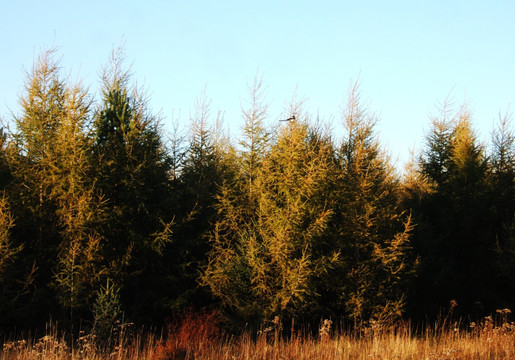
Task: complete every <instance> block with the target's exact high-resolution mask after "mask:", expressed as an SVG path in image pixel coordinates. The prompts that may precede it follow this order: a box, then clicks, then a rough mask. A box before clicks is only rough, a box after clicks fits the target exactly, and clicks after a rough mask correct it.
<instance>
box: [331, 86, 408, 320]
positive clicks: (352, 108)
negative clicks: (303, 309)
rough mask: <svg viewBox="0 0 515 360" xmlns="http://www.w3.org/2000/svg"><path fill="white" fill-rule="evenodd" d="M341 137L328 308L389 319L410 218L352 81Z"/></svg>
mask: <svg viewBox="0 0 515 360" xmlns="http://www.w3.org/2000/svg"><path fill="white" fill-rule="evenodd" d="M343 119H344V125H345V128H346V130H347V131H346V137H345V138H344V140H343V142H342V146H341V148H340V150H339V152H338V154H337V155H338V161H337V164H338V172H337V174H336V177H335V179H334V181H335V184H334V189H335V190H334V193H333V197H334V198H335V199H336V200H335V202H336V205H335V215H334V223H333V224H334V227H335V228H334V235H335V240H334V241H335V245H334V248H335V250H337V251H338V254H339V256H338V262H337V264H336V266H335V267H334V270H333V271H332V272H331V277H330V279H331V284H330V285H328V286H331V288H332V290H331V291H329V294H331V293H332V294H333V295H332V296H330V297H329V299H333V300H329V302H333V304H331V307H332V308H333V309H336V310H337V311H338V312H340V313H341V312H343V313H344V314H345V315H346V316H348V317H350V318H351V319H352V320H354V322H355V323H358V324H359V323H361V322H367V321H368V320H376V321H380V322H382V323H390V322H391V321H394V320H396V319H398V318H399V317H400V316H401V315H402V313H403V310H404V305H405V301H406V290H407V286H406V285H407V280H408V279H409V278H410V275H411V273H412V271H413V265H414V264H413V262H412V261H411V260H410V257H409V251H410V248H411V245H410V237H411V231H412V228H413V226H412V224H411V219H410V216H409V215H408V214H405V213H404V212H403V211H402V210H401V209H400V207H399V201H398V196H399V184H398V180H397V178H396V176H395V174H394V172H393V169H392V167H391V165H390V164H389V163H388V160H387V158H386V156H385V155H384V154H383V153H382V151H381V149H380V146H379V143H378V140H377V138H376V136H375V134H374V126H375V124H376V118H375V117H373V116H371V115H369V114H368V113H367V110H366V109H365V108H363V105H362V104H361V100H360V96H359V90H358V86H357V84H356V85H354V87H353V88H352V90H351V92H350V94H349V100H348V102H347V107H346V108H345V109H344V110H343Z"/></svg>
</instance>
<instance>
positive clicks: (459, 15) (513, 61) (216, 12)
mask: <svg viewBox="0 0 515 360" xmlns="http://www.w3.org/2000/svg"><path fill="white" fill-rule="evenodd" d="M514 20H515V2H513V1H508V0H506V1H495V0H493V1H440V0H436V1H416V0H402V1H401V0H399V1H395V0H392V1H300V0H299V1H277V0H276V1H253V2H249V1H223V0H218V1H206V0H203V1H196V0H191V1H164V0H161V1H157V0H154V1H152V0H150V1H129V0H125V1H120V0H114V1H109V0H93V1H70V0H68V1H63V0H59V1H57V0H47V1H37V0H27V1H24V0H20V1H8V0H0V31H1V34H2V35H1V36H2V47H1V57H0V64H1V65H2V66H1V67H0V116H1V117H2V119H4V120H8V119H9V118H10V117H11V115H10V111H13V112H14V113H17V112H18V96H19V95H20V94H21V93H22V91H23V82H24V80H25V71H27V70H30V69H31V68H32V65H33V62H34V60H35V59H36V58H37V57H38V55H39V54H41V52H42V51H44V50H47V49H49V48H52V47H56V48H57V49H58V56H59V57H62V60H61V65H62V67H63V74H70V76H71V78H72V79H82V81H83V83H84V84H85V85H87V86H89V88H90V91H91V92H92V93H95V92H96V91H97V89H98V84H99V73H100V71H101V68H102V66H103V65H104V64H106V62H107V60H108V58H109V55H110V53H111V51H112V49H113V48H116V47H118V46H119V45H121V44H124V48H125V50H126V56H127V65H128V66H129V65H131V70H132V73H133V79H134V80H135V81H137V82H138V84H144V86H145V88H146V89H147V91H148V94H149V96H150V105H151V106H152V109H153V110H154V111H155V112H161V114H162V116H163V118H164V119H163V124H164V125H165V128H166V127H167V126H169V125H170V124H171V120H172V116H174V117H179V119H180V121H181V122H182V123H183V124H184V125H186V124H187V122H188V119H189V116H190V113H191V112H192V110H193V106H194V103H195V99H196V98H197V97H198V96H199V95H200V94H201V93H202V91H203V90H204V87H206V93H207V97H208V98H210V99H211V101H212V103H211V104H212V114H213V116H214V115H215V114H216V113H217V112H218V111H219V110H220V111H222V112H224V123H225V126H226V127H228V128H230V129H231V133H232V134H234V135H235V137H237V134H238V132H239V131H240V129H241V127H242V126H243V120H242V118H241V106H242V105H244V104H245V101H246V99H247V98H248V96H247V93H248V92H247V83H248V82H252V80H253V78H254V76H255V75H256V73H258V74H262V76H263V83H264V85H265V86H266V87H267V93H268V96H267V98H268V101H269V102H270V103H271V104H270V108H269V111H268V119H269V122H270V123H273V122H275V121H277V119H279V118H281V117H283V116H285V115H289V114H286V113H285V103H286V102H288V101H289V100H290V99H291V97H292V96H293V93H294V91H295V89H296V88H297V95H298V97H300V98H305V99H306V100H307V103H306V104H307V105H306V110H307V111H308V112H309V113H310V114H311V115H312V116H314V117H316V116H317V115H318V116H320V118H321V119H322V120H324V121H332V122H333V123H334V125H335V127H339V119H340V107H341V106H342V105H343V104H344V102H345V99H346V97H347V94H348V91H349V88H350V86H351V84H352V82H353V81H355V80H356V79H358V78H359V82H360V87H361V92H362V97H363V99H365V100H366V101H367V103H368V104H369V107H370V109H371V110H372V111H374V112H375V113H377V115H378V117H379V124H378V127H377V131H378V133H379V135H380V138H381V143H382V144H383V145H384V146H385V147H386V148H387V149H388V150H389V152H390V154H391V156H392V158H393V159H394V160H395V159H397V165H398V166H399V167H401V166H402V163H403V162H404V161H405V160H407V159H408V157H409V152H410V150H412V149H413V148H415V149H420V147H421V146H422V143H423V137H424V132H425V131H427V130H428V128H429V115H430V114H431V113H436V112H437V109H436V105H437V104H438V103H439V102H442V101H443V100H444V99H445V98H446V97H447V96H449V94H450V95H451V97H452V98H453V99H454V102H455V103H456V106H459V105H461V104H462V103H463V102H464V101H467V103H468V105H469V108H470V110H471V111H472V114H473V124H474V127H475V129H476V130H477V135H478V138H479V140H480V141H485V142H488V141H489V139H490V135H491V131H492V129H493V127H494V125H495V123H496V121H497V119H498V117H499V113H502V114H504V113H505V112H506V111H509V112H511V111H512V109H513V106H511V107H510V104H513V103H514V102H515V71H514V70H515V69H514V66H515V21H514Z"/></svg>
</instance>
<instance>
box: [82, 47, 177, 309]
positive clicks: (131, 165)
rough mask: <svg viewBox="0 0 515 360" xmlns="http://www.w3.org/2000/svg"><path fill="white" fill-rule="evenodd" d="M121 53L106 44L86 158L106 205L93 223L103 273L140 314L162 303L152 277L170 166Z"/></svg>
mask: <svg viewBox="0 0 515 360" xmlns="http://www.w3.org/2000/svg"><path fill="white" fill-rule="evenodd" d="M123 61H124V54H123V51H122V50H118V51H113V54H112V57H111V62H110V64H109V65H108V66H106V67H105V69H104V72H103V75H102V103H101V104H100V105H99V107H98V109H97V110H96V113H95V116H94V122H93V136H94V143H93V147H92V164H93V167H94V169H95V172H94V179H95V189H96V190H95V191H97V194H98V195H99V196H101V198H102V199H103V201H104V202H105V209H106V210H105V211H104V213H103V220H102V223H101V224H99V226H98V232H99V234H100V236H102V238H103V239H104V241H103V242H104V244H105V245H104V246H103V252H102V254H103V257H104V261H105V262H104V266H105V268H106V269H107V270H108V274H107V275H106V276H108V277H109V278H110V279H111V280H112V281H113V282H114V284H115V285H116V286H119V287H120V288H121V291H120V299H121V301H122V302H123V303H124V305H125V306H126V307H127V308H128V309H131V311H132V312H133V313H136V314H138V315H139V316H141V317H142V318H144V317H145V316H156V315H155V314H156V311H159V310H158V308H160V306H161V305H162V304H161V305H160V304H159V301H158V300H157V298H158V297H159V295H158V293H159V291H160V290H162V287H161V286H156V284H154V282H153V281H154V280H156V279H157V278H158V277H156V276H155V274H156V272H158V271H159V266H160V264H161V261H162V254H163V252H164V251H165V249H166V247H167V246H168V245H169V243H170V241H171V232H172V222H173V213H172V212H171V211H170V210H169V205H170V198H171V197H170V189H171V188H170V170H171V168H170V159H169V156H168V154H167V151H166V148H165V146H164V143H163V141H162V137H161V133H160V127H159V119H158V118H157V117H156V116H155V115H153V114H152V113H151V112H150V110H149V108H148V104H147V102H146V100H145V98H144V97H143V96H142V95H141V92H138V90H137V89H136V88H135V87H133V86H132V84H131V77H130V74H129V73H128V72H127V71H125V70H124V69H123ZM149 303H150V304H152V306H148V305H145V304H149ZM152 314H153V315H152Z"/></svg>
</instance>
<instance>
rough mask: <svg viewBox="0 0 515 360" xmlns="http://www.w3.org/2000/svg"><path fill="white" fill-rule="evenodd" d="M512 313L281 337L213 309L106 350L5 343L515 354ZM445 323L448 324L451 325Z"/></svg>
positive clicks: (322, 354)
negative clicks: (234, 331) (220, 322)
mask: <svg viewBox="0 0 515 360" xmlns="http://www.w3.org/2000/svg"><path fill="white" fill-rule="evenodd" d="M508 314H509V313H508V310H501V311H500V313H498V316H497V317H496V318H494V319H493V318H492V317H487V318H485V319H483V320H482V321H481V322H480V323H478V324H475V323H470V324H468V326H467V327H464V326H460V324H457V323H446V324H437V325H435V326H433V327H432V328H427V329H426V330H425V331H424V332H423V334H419V335H414V334H412V333H411V332H410V329H409V327H408V326H404V327H397V328H396V329H393V330H392V329H390V330H385V329H382V328H380V327H377V326H376V327H374V326H372V327H368V328H365V329H362V331H361V332H359V334H358V333H356V332H354V333H352V334H350V333H340V332H338V333H335V332H334V330H333V329H332V323H331V322H329V321H326V322H323V323H322V324H321V326H320V331H319V334H318V336H301V335H298V334H297V333H295V332H293V335H291V336H290V337H288V338H284V337H281V336H279V332H278V331H277V329H278V327H279V325H278V324H277V323H275V324H271V326H270V327H268V328H265V329H264V330H263V331H261V332H260V333H259V334H257V335H256V334H255V335H256V336H251V335H250V334H248V333H247V334H244V335H241V336H236V337H231V336H228V335H225V334H224V333H223V332H222V331H221V330H220V328H219V327H218V326H217V321H216V316H215V315H213V314H201V315H200V316H194V315H189V316H187V317H185V318H183V319H182V320H181V321H180V322H176V323H174V325H173V326H170V328H169V333H168V336H167V337H166V339H165V338H160V339H158V338H156V337H153V336H150V337H146V338H145V340H143V337H141V336H137V335H135V336H132V337H131V338H130V339H129V338H127V337H126V336H125V337H124V336H120V337H119V339H118V341H117V342H114V345H113V346H112V347H111V348H110V349H109V350H106V349H101V348H99V347H98V346H97V345H96V343H95V339H94V337H93V336H91V335H85V336H82V337H80V338H79V339H77V340H76V341H74V343H73V346H70V345H69V344H67V343H66V341H65V340H64V337H63V336H61V337H59V336H58V335H57V334H56V332H53V333H52V332H51V333H49V334H48V335H46V336H44V337H42V338H40V339H37V340H18V341H9V342H5V343H4V344H3V351H2V352H1V353H0V360H14V359H26V360H33V359H34V360H36V359H38V360H61V359H70V360H71V359H84V360H96V359H99V360H100V359H117V360H133V359H134V360H135V359H142V360H168V359H170V360H171V359H206V360H209V359H212V360H221V359H224V360H225V359H229V360H232V359H241V360H244V359H245V360H250V359H256V360H257V359H270V360H271V359H277V360H279V359H292V360H293V359H295V360H297V359H298V360H302V359H306V360H307V359H310V360H312V359H363V360H365V359H367V360H371V359H431V360H436V359H441V360H444V359H445V360H451V359H515V323H513V322H508V320H507V319H508V316H507V315H508ZM444 325H445V326H444Z"/></svg>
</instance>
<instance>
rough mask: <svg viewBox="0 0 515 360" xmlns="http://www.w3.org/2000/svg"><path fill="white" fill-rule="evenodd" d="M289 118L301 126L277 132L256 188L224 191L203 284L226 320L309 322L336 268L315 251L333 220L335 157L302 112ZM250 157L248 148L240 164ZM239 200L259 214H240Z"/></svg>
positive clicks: (249, 133) (292, 124)
mask: <svg viewBox="0 0 515 360" xmlns="http://www.w3.org/2000/svg"><path fill="white" fill-rule="evenodd" d="M294 105H297V104H294ZM291 111H292V112H294V113H296V114H297V117H296V118H297V120H296V121H291V122H288V123H287V124H285V126H283V127H282V128H280V129H279V134H278V135H277V140H276V141H275V142H274V143H272V144H271V146H270V148H269V149H268V151H267V152H266V153H265V155H264V156H263V158H262V159H261V160H260V162H259V166H258V167H257V172H256V177H255V178H254V179H253V181H252V185H251V186H250V187H249V186H247V187H245V190H244V191H241V190H239V189H241V187H240V188H239V189H234V188H232V189H231V188H230V187H227V188H225V191H224V192H223V193H222V194H221V195H220V197H219V205H218V212H219V214H220V215H219V216H220V219H219V221H217V222H216V223H215V225H214V230H213V233H212V236H211V241H212V243H213V250H212V251H211V253H210V262H209V264H208V266H207V267H206V269H205V272H204V274H203V283H204V284H205V285H207V286H208V287H209V288H210V290H211V292H212V293H213V294H214V295H215V296H216V297H217V298H219V299H220V301H221V302H222V304H223V306H224V307H225V309H226V312H227V313H228V314H232V315H234V316H236V317H239V318H243V319H247V320H251V321H254V322H257V323H259V322H260V321H263V320H272V319H273V318H274V317H276V316H279V317H296V316H302V315H306V314H308V313H309V311H310V309H311V308H310V306H311V305H313V304H314V303H315V301H316V300H315V299H316V297H317V293H316V286H317V282H318V279H319V278H320V277H321V276H323V274H324V270H325V267H326V266H327V263H329V262H330V261H331V259H330V257H329V256H327V255H326V254H323V253H320V252H319V251H318V242H319V241H321V239H323V238H324V236H325V235H326V231H327V229H328V226H327V224H328V222H329V220H330V218H331V213H332V212H331V209H330V208H329V207H328V206H327V204H326V200H325V197H324V196H322V193H323V192H324V191H325V190H326V187H327V179H328V176H329V173H330V171H331V162H330V161H329V154H330V149H328V148H327V147H325V146H317V145H318V144H314V143H312V142H310V141H309V140H310V137H309V131H308V125H307V124H305V123H304V121H303V120H302V118H301V117H300V116H298V114H300V109H298V108H296V107H295V106H292V107H291ZM252 127H253V122H249V121H248V122H247V131H246V136H247V138H246V143H251V142H250V141H249V140H250V139H252V134H253V132H252V131H250V130H252ZM249 137H250V139H249ZM251 151H252V148H251V147H247V148H245V149H244V152H243V154H242V156H243V158H244V159H245V158H249V155H250V154H251V153H250V152H251ZM256 155H258V154H256ZM247 183H248V179H247ZM241 196H243V198H245V199H248V200H245V201H244V203H245V204H247V203H248V202H249V203H250V205H249V206H251V207H252V209H255V210H254V211H251V212H248V211H245V209H242V208H241V207H239V206H241V203H240V204H239V203H238V202H239V201H240V200H239V199H240V198H241Z"/></svg>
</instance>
